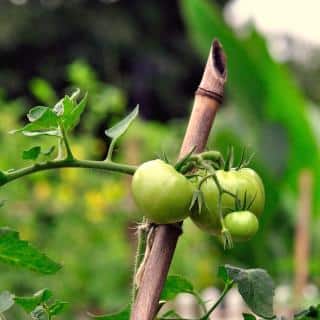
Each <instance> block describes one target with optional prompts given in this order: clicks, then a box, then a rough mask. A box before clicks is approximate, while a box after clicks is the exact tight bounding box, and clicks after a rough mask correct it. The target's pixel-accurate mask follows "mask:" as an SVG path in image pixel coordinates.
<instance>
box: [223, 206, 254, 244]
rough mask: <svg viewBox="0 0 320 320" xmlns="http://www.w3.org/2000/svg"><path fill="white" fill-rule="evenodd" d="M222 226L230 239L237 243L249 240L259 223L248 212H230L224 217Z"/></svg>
mask: <svg viewBox="0 0 320 320" xmlns="http://www.w3.org/2000/svg"><path fill="white" fill-rule="evenodd" d="M224 224H225V227H226V228H227V229H228V230H229V232H230V234H231V236H232V239H233V240H235V241H239V242H241V241H247V240H249V239H251V238H252V237H253V236H254V235H255V234H256V233H257V231H258V229H259V221H258V219H257V217H256V216H255V215H254V214H253V213H252V212H250V211H235V212H231V213H229V214H227V215H226V216H225V218H224Z"/></svg>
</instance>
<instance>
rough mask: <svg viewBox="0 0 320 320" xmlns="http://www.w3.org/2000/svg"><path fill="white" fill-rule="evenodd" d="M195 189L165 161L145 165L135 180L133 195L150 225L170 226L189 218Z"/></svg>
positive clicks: (139, 169) (154, 161) (133, 182)
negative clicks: (169, 224) (153, 223)
mask: <svg viewBox="0 0 320 320" xmlns="http://www.w3.org/2000/svg"><path fill="white" fill-rule="evenodd" d="M193 189H194V187H193V185H192V183H191V182H190V181H188V180H187V179H186V178H185V177H184V176H183V175H182V174H180V173H179V172H177V171H176V170H175V169H174V168H173V167H172V166H171V165H169V164H167V163H165V162H163V161H162V160H152V161H148V162H145V163H143V164H142V165H141V166H140V167H139V168H138V169H137V171H136V172H135V174H134V176H133V179H132V193H133V197H134V200H135V202H136V204H137V206H138V208H139V209H140V210H141V211H142V212H143V214H144V216H145V217H146V218H148V219H149V220H150V221H152V222H155V223H159V224H167V223H174V222H178V221H181V220H183V219H185V218H186V217H188V215H189V214H190V212H189V206H190V203H191V199H192V194H193Z"/></svg>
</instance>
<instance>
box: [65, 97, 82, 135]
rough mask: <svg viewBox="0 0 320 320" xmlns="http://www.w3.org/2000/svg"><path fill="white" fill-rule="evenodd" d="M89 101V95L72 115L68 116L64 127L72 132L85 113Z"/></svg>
mask: <svg viewBox="0 0 320 320" xmlns="http://www.w3.org/2000/svg"><path fill="white" fill-rule="evenodd" d="M87 101H88V95H87V94H86V95H85V96H84V97H83V98H82V100H81V101H80V102H79V103H78V104H77V105H75V107H74V108H73V109H72V111H71V112H70V114H67V115H66V117H65V118H64V125H65V128H66V130H71V129H73V128H74V127H76V126H77V125H78V123H79V122H80V117H81V114H82V113H83V112H84V110H85V108H86V106H87Z"/></svg>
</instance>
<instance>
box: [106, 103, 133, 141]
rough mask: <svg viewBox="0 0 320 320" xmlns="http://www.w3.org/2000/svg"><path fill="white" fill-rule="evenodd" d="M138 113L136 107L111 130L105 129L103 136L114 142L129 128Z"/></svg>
mask: <svg viewBox="0 0 320 320" xmlns="http://www.w3.org/2000/svg"><path fill="white" fill-rule="evenodd" d="M138 113H139V106H136V107H135V108H134V109H133V111H132V112H130V113H129V114H128V115H127V116H126V117H125V118H124V119H123V120H121V121H120V122H118V123H117V124H115V125H114V126H113V127H112V128H110V129H107V130H106V131H105V134H106V135H107V136H108V137H109V138H111V139H113V140H116V139H118V138H120V137H121V136H122V135H123V134H124V133H125V132H126V131H127V130H128V128H129V126H130V125H131V123H132V121H133V120H134V119H135V118H136V117H137V115H138Z"/></svg>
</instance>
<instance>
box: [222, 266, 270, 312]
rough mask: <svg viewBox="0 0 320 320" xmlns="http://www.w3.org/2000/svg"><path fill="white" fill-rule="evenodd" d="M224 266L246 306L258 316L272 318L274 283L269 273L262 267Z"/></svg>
mask: <svg viewBox="0 0 320 320" xmlns="http://www.w3.org/2000/svg"><path fill="white" fill-rule="evenodd" d="M225 268H226V270H227V272H228V276H229V278H231V279H232V280H233V281H234V282H235V283H236V284H237V285H238V290H239V293H240V294H241V296H242V298H243V300H244V301H245V302H246V304H247V305H248V307H249V308H250V309H251V310H252V311H253V312H254V313H255V314H256V315H258V316H261V317H264V318H272V317H273V316H274V314H273V296H274V284H273V280H272V278H271V277H270V275H269V274H268V273H267V272H266V271H265V270H263V269H241V268H237V267H233V266H230V265H226V266H225Z"/></svg>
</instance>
